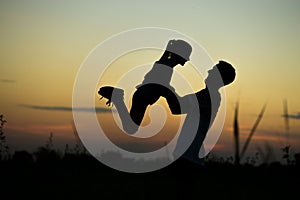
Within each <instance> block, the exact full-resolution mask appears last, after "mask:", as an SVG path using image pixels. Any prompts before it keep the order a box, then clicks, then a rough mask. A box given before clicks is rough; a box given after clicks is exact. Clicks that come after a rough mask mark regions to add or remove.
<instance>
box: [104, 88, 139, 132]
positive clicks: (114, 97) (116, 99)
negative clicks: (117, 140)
mask: <svg viewBox="0 0 300 200" xmlns="http://www.w3.org/2000/svg"><path fill="white" fill-rule="evenodd" d="M98 94H99V95H101V96H102V97H104V98H106V99H108V101H107V102H106V104H107V105H110V104H111V103H113V104H114V105H115V107H116V109H117V111H118V113H119V116H120V119H121V122H122V126H123V129H124V131H125V132H127V133H128V134H134V133H135V132H136V131H137V130H138V128H139V126H138V125H137V124H135V123H134V121H133V120H132V118H131V116H130V114H129V112H128V110H127V107H126V105H125V103H124V99H123V97H124V90H122V89H119V88H114V87H111V86H105V87H101V88H100V90H99V91H98Z"/></svg>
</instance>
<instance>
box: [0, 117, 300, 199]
mask: <svg viewBox="0 0 300 200" xmlns="http://www.w3.org/2000/svg"><path fill="white" fill-rule="evenodd" d="M237 113H238V112H236V117H235V122H234V123H236V124H235V126H236V127H238V123H237V122H238V121H237ZM261 113H262V112H261ZM261 117H262V115H261ZM2 119H3V120H4V118H2ZM1 131H2V133H3V134H2V136H4V130H3V129H1ZM235 131H237V129H235ZM253 133H254V132H253ZM74 134H76V132H75V130H74ZM235 135H237V136H238V135H239V134H238V132H235ZM236 141H238V140H236ZM288 153H289V157H290V158H291V155H290V152H288ZM101 156H115V157H116V156H117V157H118V158H119V159H120V160H122V161H124V162H126V159H129V158H124V157H122V155H121V154H119V153H118V152H106V153H103V154H102V155H101ZM238 156H239V155H238ZM2 158H3V157H2ZM235 159H236V155H235ZM144 162H147V161H144V160H141V161H137V162H136V164H137V165H142V164H143V163H144ZM204 163H205V165H204V166H198V165H196V164H193V163H191V162H188V161H186V160H184V159H181V158H179V159H178V160H176V161H175V162H173V163H171V164H170V165H168V166H167V167H165V168H163V169H160V170H157V171H154V172H149V173H142V174H131V173H125V172H120V171H117V170H114V169H111V168H109V167H107V166H106V165H104V164H102V163H100V162H99V161H98V160H96V159H95V158H94V157H93V156H91V155H90V154H89V153H88V151H86V150H85V148H84V146H83V145H82V144H81V143H80V140H78V141H77V143H76V144H75V145H74V146H70V145H66V148H65V150H64V151H60V150H58V149H55V135H54V134H53V133H50V135H49V137H48V139H47V140H46V143H45V144H44V145H43V146H41V147H39V148H37V149H36V151H34V152H33V153H29V152H27V151H16V152H14V153H13V154H12V155H11V156H9V157H8V158H6V159H1V161H0V177H1V181H0V188H1V195H0V196H1V197H4V196H9V197H10V198H18V197H19V195H21V196H22V197H23V198H24V197H28V198H29V197H30V198H32V197H34V196H35V197H39V198H40V197H48V198H49V197H50V198H58V197H60V198H76V199H77V198H95V197H97V198H100V199H101V198H102V199H111V198H116V199H121V198H122V199H123V198H131V199H132V198H138V199H170V198H172V199H195V197H196V199H199V198H202V197H203V196H205V195H209V196H211V197H213V198H222V199H232V198H233V199H235V198H236V199H240V198H242V199H253V198H257V197H260V198H275V197H276V198H289V197H292V196H293V195H295V194H296V192H297V189H298V187H299V184H300V182H299V180H300V179H299V178H300V170H299V169H300V153H296V154H295V155H294V162H289V163H288V164H286V165H283V164H281V163H280V162H273V163H261V164H257V162H256V160H255V158H252V161H251V159H250V160H248V161H246V162H245V163H239V165H236V163H235V160H234V158H233V157H229V158H223V157H218V156H215V155H212V154H209V155H208V156H207V157H206V158H205V160H204ZM154 164H155V163H154ZM19 191H23V192H19ZM41 195H42V196H41Z"/></svg>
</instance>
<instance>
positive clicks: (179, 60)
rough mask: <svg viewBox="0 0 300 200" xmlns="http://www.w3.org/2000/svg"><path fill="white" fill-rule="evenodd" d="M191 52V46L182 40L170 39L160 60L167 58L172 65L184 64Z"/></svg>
mask: <svg viewBox="0 0 300 200" xmlns="http://www.w3.org/2000/svg"><path fill="white" fill-rule="evenodd" d="M191 52H192V46H191V45H190V44H189V43H187V42H185V41H184V40H170V41H169V42H168V44H167V47H166V50H165V52H164V54H163V56H162V58H161V60H167V61H168V63H170V64H171V65H173V66H175V65H177V64H180V65H184V64H185V62H186V61H189V60H190V55H191Z"/></svg>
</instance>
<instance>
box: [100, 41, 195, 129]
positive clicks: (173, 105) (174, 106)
mask: <svg viewBox="0 0 300 200" xmlns="http://www.w3.org/2000/svg"><path fill="white" fill-rule="evenodd" d="M191 52H192V47H191V45H190V44H188V43H187V42H185V41H183V40H170V41H169V42H168V44H167V47H166V50H165V51H164V53H163V55H162V56H161V58H160V59H159V60H158V61H156V62H155V63H154V65H153V68H152V69H151V70H150V71H149V72H148V73H147V74H146V75H145V76H144V80H143V82H142V84H140V85H138V86H137V87H136V88H137V90H136V91H135V93H134V94H133V97H132V106H131V109H130V112H128V110H127V107H126V105H125V103H124V100H123V96H124V91H123V90H122V89H119V88H114V87H111V86H105V87H101V88H100V90H99V91H98V94H99V95H101V96H102V97H104V98H107V99H108V101H107V103H106V104H108V105H110V103H111V102H113V103H114V105H115V107H116V109H117V111H118V113H119V116H120V118H121V122H122V126H123V129H124V131H126V132H127V133H129V134H134V133H135V132H136V131H137V130H138V128H139V126H140V124H141V122H142V120H143V118H144V114H145V111H146V109H147V107H148V106H149V105H152V104H154V103H155V102H156V101H157V100H158V99H159V98H160V97H164V98H165V99H166V100H167V102H168V105H169V108H170V110H171V112H172V114H181V113H182V111H181V110H180V103H179V101H178V98H180V97H179V96H178V95H177V94H176V93H175V89H174V88H173V87H172V86H171V85H170V81H171V78H172V74H173V68H174V67H175V66H177V65H181V66H183V65H184V64H185V63H186V62H187V61H188V60H189V57H190V54H191Z"/></svg>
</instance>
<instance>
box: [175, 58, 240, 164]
mask: <svg viewBox="0 0 300 200" xmlns="http://www.w3.org/2000/svg"><path fill="white" fill-rule="evenodd" d="M235 77H236V73H235V69H234V68H233V66H232V65H231V64H229V63H227V62H225V61H219V63H218V64H216V65H215V66H214V67H213V68H212V69H211V70H209V71H208V76H207V78H206V79H205V85H206V87H205V88H204V89H202V90H201V91H199V92H197V93H195V95H196V97H197V100H198V106H199V111H200V120H199V125H198V129H197V133H196V136H195V138H194V140H193V141H192V143H191V145H190V146H189V148H188V149H187V150H186V151H185V152H184V154H183V155H182V157H183V158H185V159H188V160H190V161H192V162H195V163H198V164H202V161H203V160H202V159H200V158H199V152H200V149H201V147H202V148H203V146H202V145H203V141H204V139H205V137H206V134H207V132H208V130H209V128H210V127H211V125H212V123H213V122H214V120H215V117H216V115H217V112H218V109H219V106H220V102H221V96H220V93H219V89H220V88H222V87H224V86H226V85H229V84H230V83H232V82H233V81H234V80H235ZM190 95H194V94H189V95H186V96H184V97H182V98H187V97H188V96H190ZM191 120H192V119H189V114H188V115H187V117H186V119H185V122H184V124H183V127H182V131H181V134H180V135H179V138H178V141H177V145H176V148H175V150H174V155H178V154H179V152H181V151H182V149H180V148H181V144H182V143H184V142H186V139H187V137H186V135H185V134H189V132H188V130H189V127H188V126H189V123H190V121H191Z"/></svg>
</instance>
